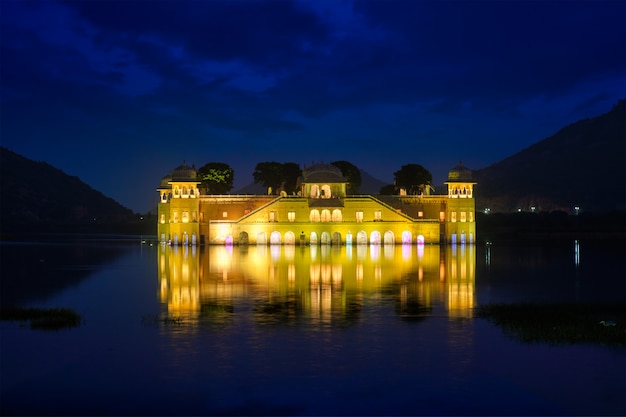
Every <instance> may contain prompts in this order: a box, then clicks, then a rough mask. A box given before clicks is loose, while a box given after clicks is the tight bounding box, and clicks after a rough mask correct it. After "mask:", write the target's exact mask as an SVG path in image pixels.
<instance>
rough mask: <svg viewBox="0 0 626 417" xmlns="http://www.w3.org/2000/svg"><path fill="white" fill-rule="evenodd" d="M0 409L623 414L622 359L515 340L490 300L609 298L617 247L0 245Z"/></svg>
mask: <svg viewBox="0 0 626 417" xmlns="http://www.w3.org/2000/svg"><path fill="white" fill-rule="evenodd" d="M0 249H1V252H0V255H1V272H2V275H1V277H2V292H1V294H0V297H1V301H2V305H9V304H17V305H20V306H29V307H46V308H52V307H65V308H71V309H74V310H75V311H77V312H78V313H79V314H81V316H82V317H83V324H82V325H81V326H80V327H76V328H69V329H62V330H59V331H41V330H31V329H30V328H29V327H28V325H24V324H21V323H19V322H1V323H0V326H1V327H0V329H1V334H0V335H1V338H0V348H1V349H0V355H1V362H0V365H1V368H0V369H1V380H0V382H1V393H0V401H1V410H0V411H1V412H2V414H3V415H625V414H626V350H625V349H624V348H623V347H613V346H602V345H589V344H580V345H549V344H545V343H523V342H520V341H518V340H515V339H514V338H512V337H509V336H508V335H506V334H505V333H504V332H503V331H502V329H501V328H499V327H497V326H496V325H494V324H492V323H491V322H489V321H487V320H485V319H482V318H479V317H477V316H476V313H475V309H476V307H478V306H480V305H485V304H491V303H512V302H519V301H531V302H555V301H558V302H577V303H585V302H616V301H617V302H624V301H625V298H626V286H625V277H626V259H625V256H624V254H625V250H624V249H625V245H624V241H623V240H621V241H598V240H590V241H585V240H581V241H549V242H526V243H520V242H493V243H492V242H489V244H477V245H456V246H438V245H425V246H424V245H417V246H416V245H412V246H403V245H396V246H343V247H334V246H333V247H331V246H303V247H300V246H295V247H294V246H259V247H257V246H250V247H237V246H235V247H224V246H212V247H169V246H161V245H158V244H156V243H154V244H153V243H150V242H145V241H143V242H142V240H141V239H140V238H139V237H136V238H135V237H122V236H117V237H116V236H100V237H94V236H91V237H90V236H84V237H74V238H72V239H56V240H49V241H47V242H24V243H6V242H5V243H2V244H1V245H0Z"/></svg>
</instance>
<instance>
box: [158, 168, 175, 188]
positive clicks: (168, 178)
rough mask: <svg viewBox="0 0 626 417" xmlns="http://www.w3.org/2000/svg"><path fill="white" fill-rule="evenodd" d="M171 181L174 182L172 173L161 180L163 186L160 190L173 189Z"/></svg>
mask: <svg viewBox="0 0 626 417" xmlns="http://www.w3.org/2000/svg"><path fill="white" fill-rule="evenodd" d="M170 181H172V173H171V172H170V173H169V174H167V175H166V176H164V177H163V178H161V186H160V187H159V188H172V187H171V185H170Z"/></svg>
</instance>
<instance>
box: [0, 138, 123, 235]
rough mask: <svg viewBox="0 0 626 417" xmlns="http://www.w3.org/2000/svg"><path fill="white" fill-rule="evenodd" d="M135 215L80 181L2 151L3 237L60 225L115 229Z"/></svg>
mask: <svg viewBox="0 0 626 417" xmlns="http://www.w3.org/2000/svg"><path fill="white" fill-rule="evenodd" d="M134 218H135V216H134V214H133V212H132V211H131V210H130V209H127V208H126V207H123V206H122V205H120V204H119V203H117V202H116V201H115V200H113V199H111V198H109V197H106V196H105V195H104V194H102V193H101V192H99V191H96V190H94V189H93V188H91V187H90V186H88V185H87V184H85V183H84V182H82V181H81V180H80V179H79V178H78V177H75V176H70V175H67V174H65V173H64V172H63V171H61V170H59V169H57V168H54V167H53V166H51V165H49V164H47V163H45V162H35V161H32V160H30V159H27V158H25V157H23V156H20V155H18V154H16V153H14V152H12V151H10V150H8V149H6V148H3V147H0V226H1V230H2V232H3V233H6V232H11V231H17V230H27V231H33V230H37V229H43V230H46V229H47V228H50V227H52V226H59V225H74V226H76V225H94V224H99V225H111V224H127V223H130V222H133V221H134Z"/></svg>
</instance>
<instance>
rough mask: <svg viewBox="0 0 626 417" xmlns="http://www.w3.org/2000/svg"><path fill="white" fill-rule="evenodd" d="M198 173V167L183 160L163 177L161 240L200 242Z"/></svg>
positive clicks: (161, 188)
mask: <svg viewBox="0 0 626 417" xmlns="http://www.w3.org/2000/svg"><path fill="white" fill-rule="evenodd" d="M198 184H200V182H199V181H198V176H197V173H196V170H195V168H194V167H193V166H192V167H189V166H188V165H187V164H186V163H184V162H183V164H182V165H180V166H179V167H177V168H176V169H174V170H173V171H172V172H170V173H169V174H168V175H166V176H165V177H163V179H161V184H160V186H159V188H157V191H158V192H159V206H158V227H157V233H158V236H159V241H160V242H161V243H170V244H173V245H189V244H191V245H195V244H196V243H198V236H199V223H198V212H199V207H200V200H199V198H198V197H199V191H198Z"/></svg>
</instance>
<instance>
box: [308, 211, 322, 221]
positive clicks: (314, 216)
mask: <svg viewBox="0 0 626 417" xmlns="http://www.w3.org/2000/svg"><path fill="white" fill-rule="evenodd" d="M309 220H310V221H311V222H312V223H319V222H320V211H319V210H318V209H313V210H311V213H310V214H309Z"/></svg>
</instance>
